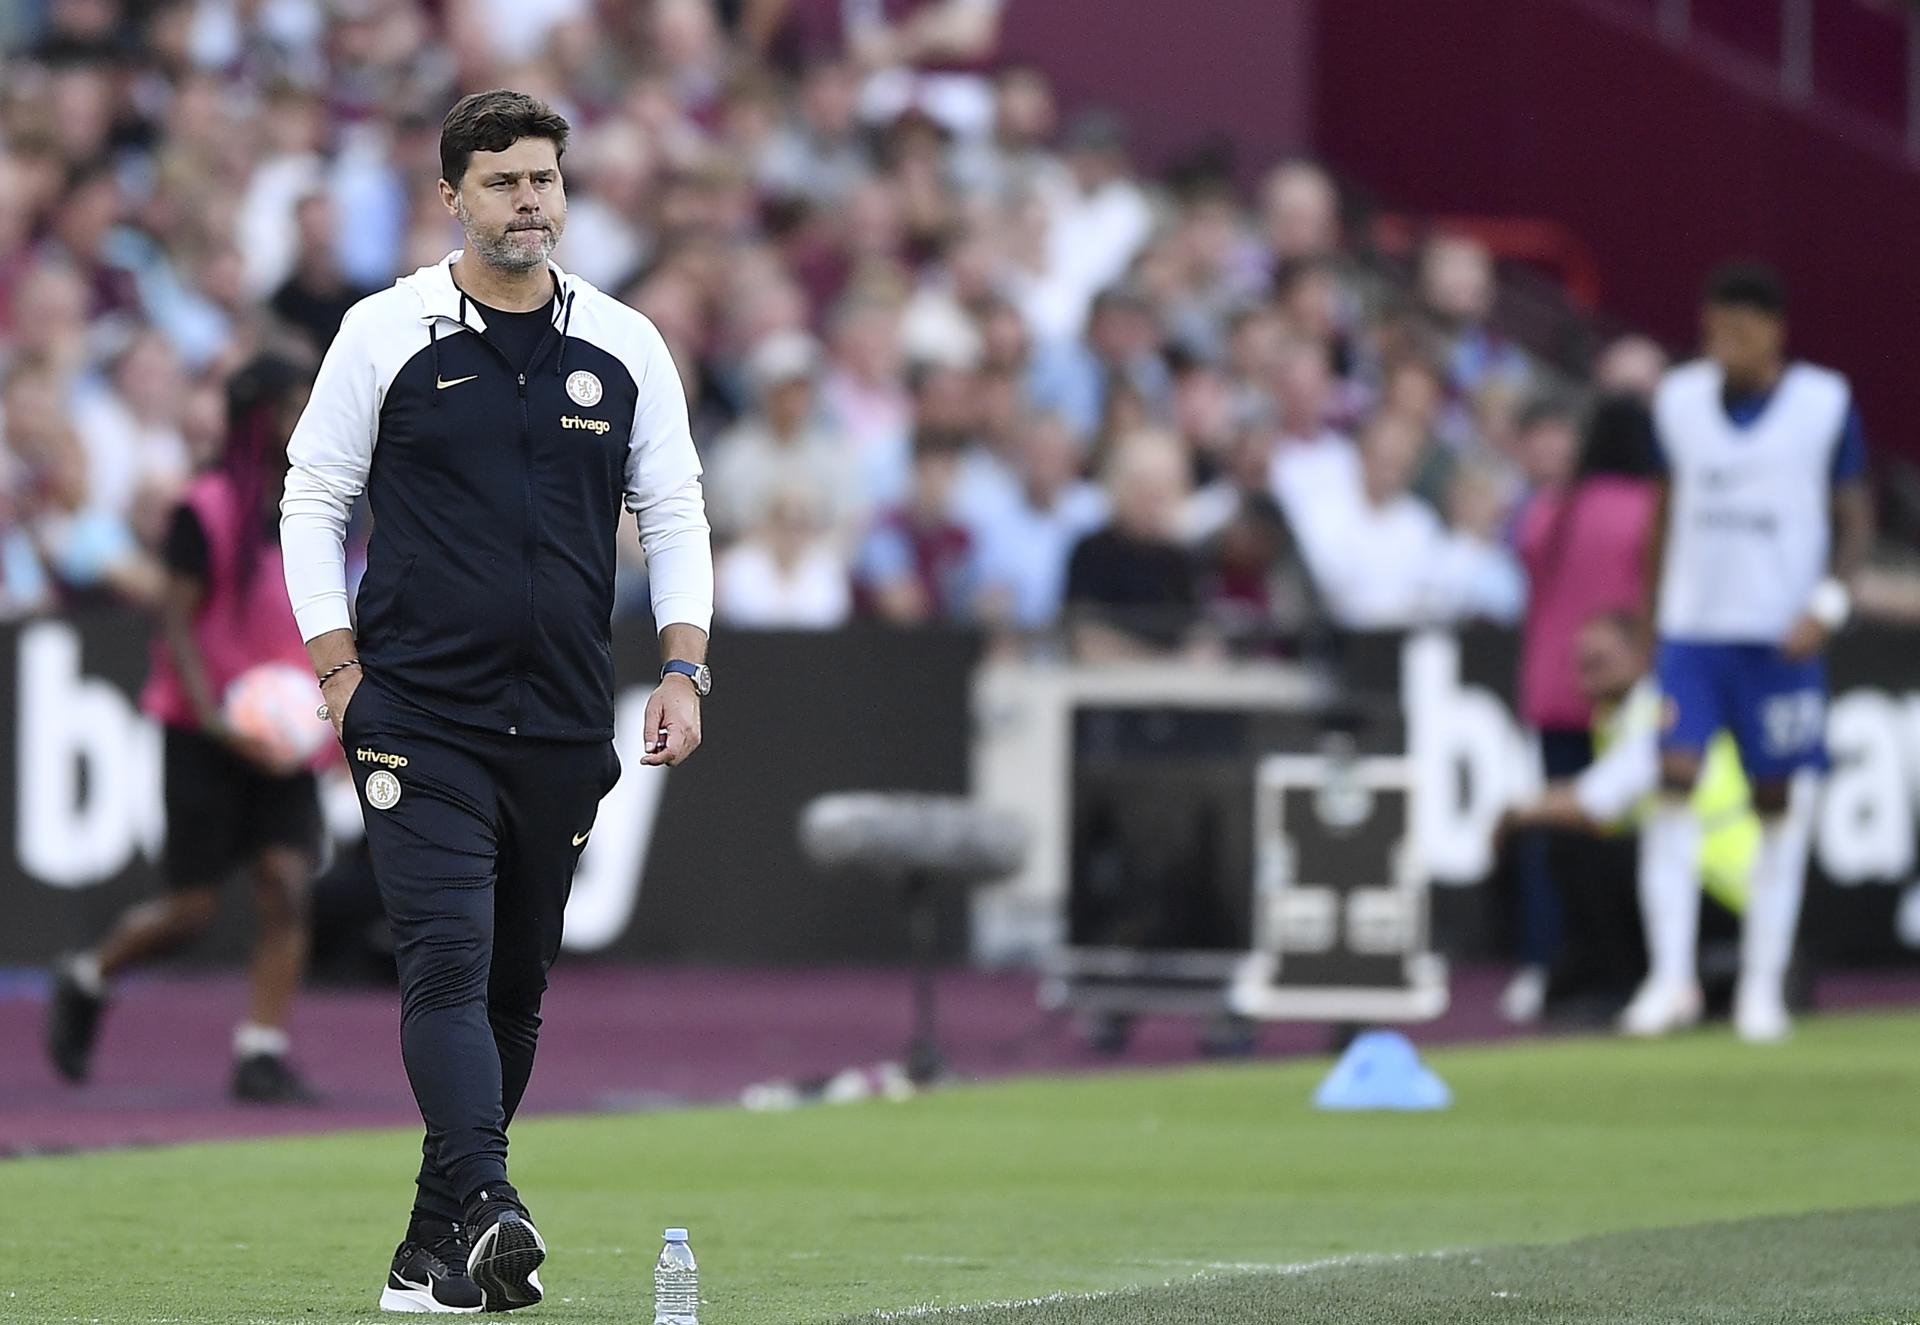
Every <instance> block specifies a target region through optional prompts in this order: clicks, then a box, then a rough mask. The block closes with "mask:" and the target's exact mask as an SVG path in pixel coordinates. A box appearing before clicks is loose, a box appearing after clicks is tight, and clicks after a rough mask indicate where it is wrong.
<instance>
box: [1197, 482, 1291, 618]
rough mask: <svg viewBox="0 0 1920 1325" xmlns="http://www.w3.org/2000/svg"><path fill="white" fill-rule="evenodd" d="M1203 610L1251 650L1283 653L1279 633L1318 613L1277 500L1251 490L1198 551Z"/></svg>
mask: <svg viewBox="0 0 1920 1325" xmlns="http://www.w3.org/2000/svg"><path fill="white" fill-rule="evenodd" d="M1201 599H1202V601H1203V603H1204V604H1205V606H1206V611H1207V616H1208V618H1209V620H1211V621H1212V622H1213V623H1214V624H1215V625H1217V626H1219V627H1220V628H1221V629H1222V630H1223V631H1224V632H1225V633H1226V635H1227V636H1228V638H1229V639H1230V640H1235V641H1237V642H1239V643H1240V645H1241V649H1242V651H1243V652H1246V653H1250V654H1255V655H1259V654H1267V655H1285V654H1287V653H1289V652H1291V651H1292V646H1291V642H1290V641H1288V640H1286V639H1284V638H1281V637H1280V634H1277V633H1276V632H1279V633H1290V632H1292V633H1297V632H1299V631H1301V630H1303V629H1304V628H1305V627H1306V626H1307V625H1308V624H1309V622H1310V621H1311V619H1312V618H1313V616H1314V615H1315V613H1316V606H1315V602H1314V595H1313V588H1312V583H1311V580H1310V578H1309V576H1308V574H1307V570H1306V565H1305V563H1304V562H1302V561H1301V559H1300V554H1299V549H1298V548H1297V547H1296V545H1295V543H1294V539H1293V532H1292V531H1291V530H1290V529H1288V528H1287V517H1286V516H1285V515H1284V514H1283V513H1282V512H1281V510H1280V506H1279V503H1277V502H1276V501H1274V500H1273V498H1272V497H1269V496H1268V495H1267V494H1266V493H1264V492H1251V493H1249V494H1248V495H1247V497H1246V500H1245V501H1243V502H1242V503H1241V504H1240V507H1239V509H1237V510H1236V511H1235V512H1234V513H1233V515H1232V517H1231V518H1230V519H1229V520H1228V521H1227V523H1226V524H1225V525H1224V526H1222V528H1221V530H1220V532H1219V534H1218V535H1217V536H1216V537H1215V538H1214V539H1213V540H1212V541H1211V542H1210V543H1209V544H1208V545H1207V546H1206V547H1205V548H1204V549H1203V550H1202V553H1201Z"/></svg>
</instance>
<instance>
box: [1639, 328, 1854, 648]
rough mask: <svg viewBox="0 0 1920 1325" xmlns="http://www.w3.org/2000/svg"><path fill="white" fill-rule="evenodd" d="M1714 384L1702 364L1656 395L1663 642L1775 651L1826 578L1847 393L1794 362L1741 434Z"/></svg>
mask: <svg viewBox="0 0 1920 1325" xmlns="http://www.w3.org/2000/svg"><path fill="white" fill-rule="evenodd" d="M1722 382H1723V379H1722V374H1721V371H1720V368H1719V365H1717V364H1714V363H1711V362H1709V361H1706V360H1698V361H1696V362H1693V363H1688V364H1683V365H1681V366H1680V367H1678V368H1675V369H1674V370H1673V371H1672V372H1670V373H1668V374H1667V375H1666V377H1665V378H1664V379H1662V380H1661V383H1660V389H1659V392H1658V393H1657V394H1656V395H1655V397H1654V403H1653V412H1654V422H1655V425H1656V426H1657V427H1658V429H1659V433H1660V444H1661V447H1662V449H1663V450H1664V452H1665V454H1666V459H1667V470H1668V481H1669V491H1670V496H1669V501H1668V509H1667V539H1666V561H1665V565H1664V566H1663V568H1662V570H1661V576H1660V610H1659V627H1660V634H1661V635H1662V636H1663V637H1665V638H1668V639H1680V640H1695V641H1702V642H1723V643H1744V644H1777V643H1779V642H1780V641H1781V640H1782V639H1784V638H1785V637H1786V634H1787V631H1788V630H1789V629H1790V628H1791V627H1792V625H1793V623H1794V622H1795V621H1796V620H1798V619H1799V617H1800V616H1801V614H1802V613H1804V612H1805V611H1806V610H1807V604H1808V601H1809V600H1810V599H1811V598H1812V596H1813V590H1814V587H1815V586H1816V585H1818V584H1819V583H1820V580H1821V578H1822V577H1824V576H1825V575H1826V573H1827V551H1828V546H1829V544H1830V542H1831V540H1832V517H1831V505H1830V503H1831V500H1832V493H1833V459H1834V449H1835V448H1836V447H1837V446H1838V445H1839V442H1840V434H1841V431H1842V429H1843V428H1844V427H1845V426H1846V421H1847V412H1848V409H1849V407H1850V402H1851V399H1852V395H1851V391H1850V389H1849V387H1848V386H1847V380H1846V378H1844V377H1842V376H1840V374H1838V373H1834V372H1829V371H1828V370H1827V369H1824V368H1815V367H1813V366H1812V365H1811V364H1800V363H1796V364H1793V365H1791V366H1789V367H1788V368H1787V370H1786V372H1785V373H1784V374H1783V375H1782V377H1781V379H1780V382H1779V384H1778V385H1777V386H1776V387H1775V388H1774V391H1773V396H1772V398H1771V399H1770V400H1769V401H1768V402H1767V405H1766V408H1765V411H1764V412H1763V413H1762V414H1761V415H1760V417H1759V418H1757V419H1755V420H1754V421H1753V423H1752V424H1750V425H1749V426H1748V427H1745V428H1739V427H1736V426H1734V423H1733V421H1732V420H1731V419H1729V418H1728V417H1727V412H1726V409H1725V407H1724V405H1723V404H1722V403H1721V387H1722Z"/></svg>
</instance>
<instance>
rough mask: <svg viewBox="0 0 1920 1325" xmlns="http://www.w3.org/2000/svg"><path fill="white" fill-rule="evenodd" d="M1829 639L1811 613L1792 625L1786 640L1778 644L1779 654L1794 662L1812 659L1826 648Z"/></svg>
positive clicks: (1826, 631)
mask: <svg viewBox="0 0 1920 1325" xmlns="http://www.w3.org/2000/svg"><path fill="white" fill-rule="evenodd" d="M1829 638H1831V636H1830V634H1829V632H1828V630H1827V628H1826V626H1825V625H1823V624H1822V623H1821V622H1820V621H1819V619H1818V618H1816V617H1815V616H1814V615H1813V614H1812V613H1808V614H1807V615H1805V616H1803V617H1801V618H1800V619H1799V620H1798V621H1796V622H1794V623H1793V629H1792V630H1789V631H1788V632H1787V637H1786V639H1784V640H1782V641H1781V643H1780V652H1781V653H1783V654H1785V655H1786V656H1787V657H1788V658H1789V659H1791V660H1792V661H1794V662H1800V661H1802V660H1804V659H1807V658H1812V657H1814V656H1815V655H1817V654H1819V653H1821V652H1822V651H1823V650H1825V649H1826V647H1827V640H1828V639H1829Z"/></svg>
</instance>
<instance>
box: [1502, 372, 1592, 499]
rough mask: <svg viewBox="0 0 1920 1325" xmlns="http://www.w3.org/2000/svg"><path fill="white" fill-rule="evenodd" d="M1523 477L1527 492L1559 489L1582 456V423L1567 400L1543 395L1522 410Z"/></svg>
mask: <svg viewBox="0 0 1920 1325" xmlns="http://www.w3.org/2000/svg"><path fill="white" fill-rule="evenodd" d="M1518 432H1519V436H1518V446H1517V449H1518V453H1519V461H1520V478H1521V481H1522V482H1523V483H1524V484H1525V485H1526V491H1527V493H1528V495H1532V494H1534V493H1546V492H1559V491H1561V490H1563V489H1564V488H1565V487H1566V485H1567V483H1568V481H1569V480H1570V479H1572V477H1573V470H1574V466H1575V465H1576V464H1578V463H1579V460H1580V426H1579V422H1578V420H1577V418H1576V417H1575V414H1574V411H1573V409H1572V407H1571V406H1569V405H1568V404H1567V403H1566V402H1565V401H1563V400H1559V399H1556V398H1553V397H1550V396H1543V397H1540V398H1539V399H1536V400H1534V401H1532V402H1530V403H1529V404H1528V405H1527V406H1526V408H1524V409H1523V410H1521V411H1520V421H1519V429H1518Z"/></svg>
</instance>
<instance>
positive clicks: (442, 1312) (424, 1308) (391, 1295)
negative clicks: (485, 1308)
mask: <svg viewBox="0 0 1920 1325" xmlns="http://www.w3.org/2000/svg"><path fill="white" fill-rule="evenodd" d="M380 1309H381V1310H382V1311H398V1312H405V1313H408V1314H410V1315H416V1316H422V1315H429V1314H431V1315H435V1316H475V1315H478V1314H479V1313H480V1308H479V1307H450V1306H448V1305H447V1304H446V1303H444V1302H439V1301H436V1300H435V1299H434V1296H433V1294H432V1293H431V1292H429V1291H428V1290H426V1289H424V1288H383V1289H381V1290H380Z"/></svg>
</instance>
